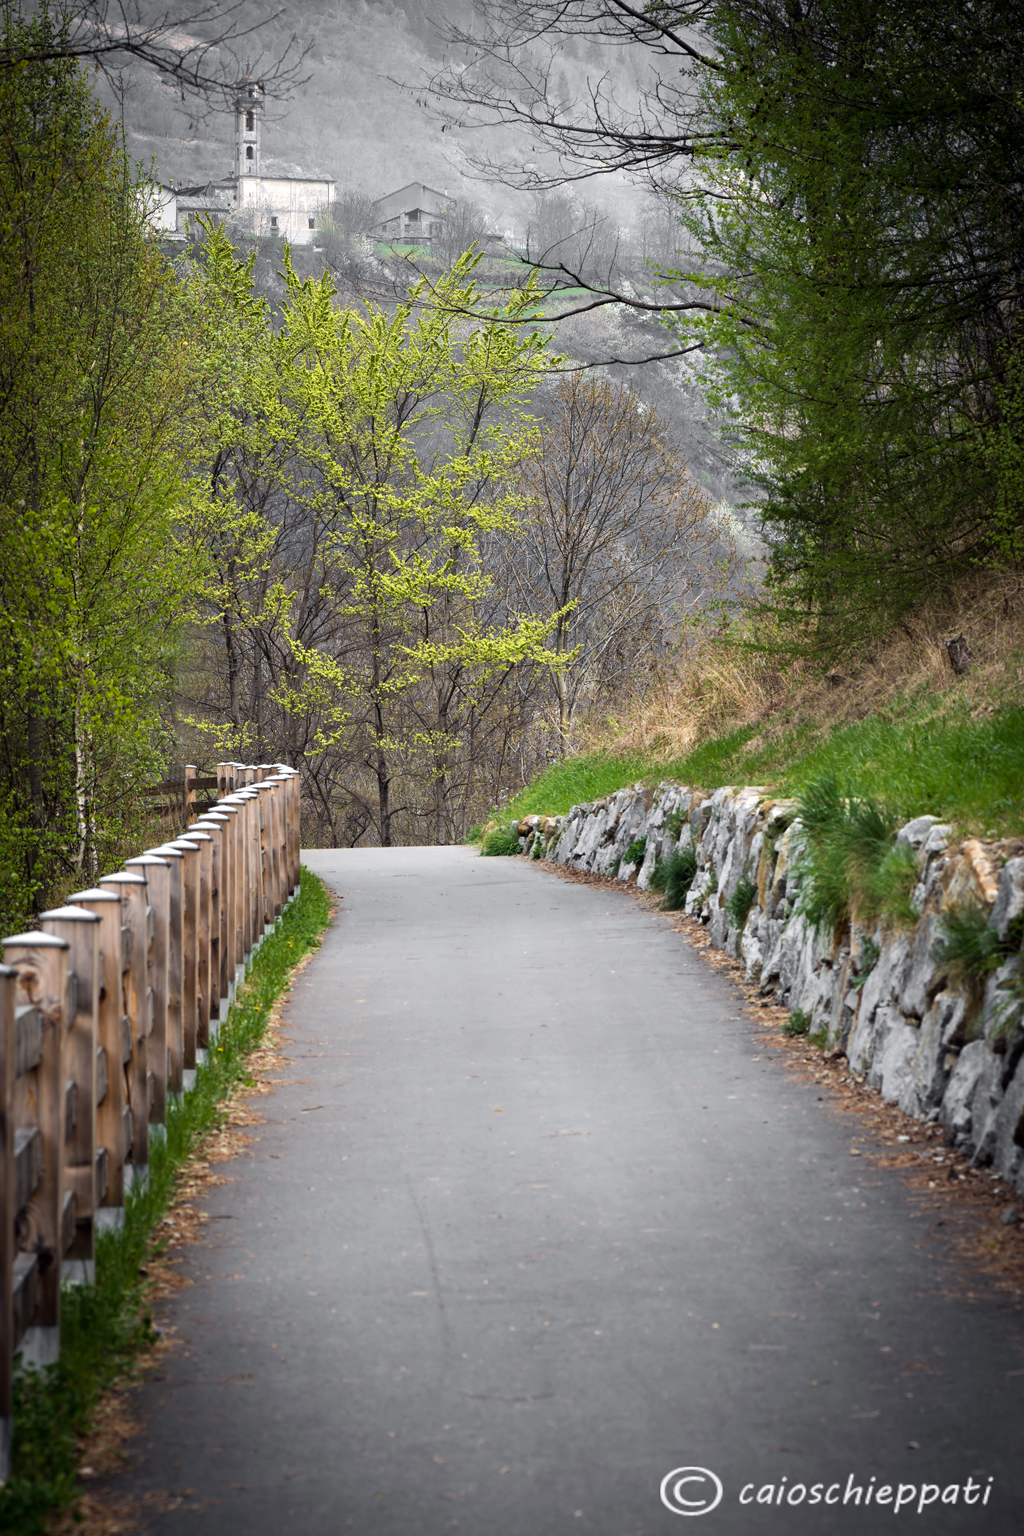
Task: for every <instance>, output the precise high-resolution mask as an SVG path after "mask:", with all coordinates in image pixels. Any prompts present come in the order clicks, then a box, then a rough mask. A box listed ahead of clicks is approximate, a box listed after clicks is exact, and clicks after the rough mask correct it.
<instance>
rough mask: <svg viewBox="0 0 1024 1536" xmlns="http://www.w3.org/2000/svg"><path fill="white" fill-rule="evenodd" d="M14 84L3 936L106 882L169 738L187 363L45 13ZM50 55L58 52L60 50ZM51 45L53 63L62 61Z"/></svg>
mask: <svg viewBox="0 0 1024 1536" xmlns="http://www.w3.org/2000/svg"><path fill="white" fill-rule="evenodd" d="M0 25H2V32H3V39H4V44H3V46H4V47H5V48H6V49H7V51H8V52H11V51H14V52H17V51H19V50H20V51H21V52H22V53H27V54H29V55H30V56H31V55H38V56H39V57H38V58H36V59H35V60H34V61H33V62H23V63H21V64H20V65H19V66H18V67H17V68H9V69H3V70H0V310H2V313H3V316H4V326H3V328H2V332H0V520H2V529H3V535H2V538H0V667H2V669H3V679H4V686H3V689H2V690H0V798H2V801H3V807H4V812H5V815H4V831H3V835H2V841H3V851H2V854H0V858H2V862H3V865H4V867H5V873H6V875H7V880H6V881H5V888H4V898H3V901H4V909H5V910H4V921H5V922H8V923H9V922H11V921H16V920H17V919H18V918H19V917H20V916H22V915H23V914H24V913H25V912H26V911H27V910H28V909H29V908H30V907H31V906H32V905H33V904H34V903H38V902H39V901H46V900H48V899H51V898H52V896H53V894H54V890H55V888H59V885H60V883H61V882H62V881H63V880H65V879H68V878H72V879H75V880H78V879H79V878H80V877H86V878H88V876H89V875H91V874H93V873H94V872H95V871H96V869H97V868H98V866H99V864H100V863H101V862H102V861H103V860H104V859H105V858H106V857H107V856H108V855H109V853H110V851H111V850H112V849H113V848H114V846H115V845H116V843H117V839H118V837H119V835H120V833H121V831H122V829H123V825H124V820H125V816H126V814H127V813H128V812H129V810H130V808H131V805H132V799H133V793H134V791H135V789H136V788H137V787H138V786H139V784H140V783H141V782H144V781H145V778H146V777H147V776H148V775H151V774H152V773H153V771H154V769H155V767H156V765H157V764H158V762H159V760H160V757H161V754H162V750H163V747H164V745H165V741H166V732H165V729H164V725H163V721H162V714H161V707H162V704H163V702H164V701H165V700H166V698H167V695H168V691H169V689H168V684H169V677H170V672H171V668H172V665H173V661H174V651H175V644H176V641H175V631H176V617H177V613H178V611H179V609H180V607H181V591H182V588H183V586H185V585H187V570H186V569H185V567H184V565H183V558H182V555H181V553H180V551H179V548H178V546H177V545H176V543H175V540H174V536H173V519H174V515H175V506H176V489H177V475H176V471H175V467H174V458H175V454H174V449H175V445H176V443H177V442H178V440H179V427H180V422H179V408H180V400H181V397H182V394H183V390H184V380H183V373H184V369H185V366H186V361H185V354H184V351H183V349H182V348H181V347H180V346H179V345H178V343H177V342H176V341H175V340H174V335H173V329H172V327H171V325H170V323H169V320H170V310H171V307H172V306H171V299H170V290H169V285H168V276H167V272H166V269H165V267H164V264H163V263H162V261H161V259H160V257H159V255H158V253H157V251H156V250H155V248H154V247H153V245H152V243H151V241H150V240H149V238H148V236H147V233H146V226H145V208H144V200H143V199H142V198H141V196H140V195H139V193H138V189H137V188H136V187H135V185H133V182H132V178H131V177H130V175H129V173H128V169H127V166H126V163H125V160H124V156H123V154H122V152H121V148H120V145H119V143H118V140H117V135H116V132H115V130H114V128H113V127H112V125H111V123H110V122H109V120H108V119H107V118H106V117H105V116H104V114H103V113H102V112H101V111H100V110H99V108H98V107H97V105H96V103H95V100H94V98H93V97H92V96H91V94H90V91H89V87H88V84H87V82H86V80H85V78H84V77H83V76H82V74H81V73H80V71H79V69H78V66H77V65H76V64H75V63H74V62H73V61H70V60H67V59H62V58H61V57H60V56H59V53H60V48H59V42H60V35H59V32H58V31H56V30H55V29H54V27H53V24H52V23H51V22H50V21H48V20H47V18H46V17H45V16H44V15H37V16H35V17H34V18H32V19H30V20H26V19H24V18H23V17H22V15H21V13H20V11H19V9H18V8H17V7H16V6H13V5H6V6H4V8H3V11H2V16H0ZM51 45H52V47H51ZM48 48H50V51H51V53H52V54H53V56H52V57H45V55H46V53H47V49H48Z"/></svg>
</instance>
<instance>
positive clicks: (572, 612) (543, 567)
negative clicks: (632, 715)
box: [510, 373, 727, 756]
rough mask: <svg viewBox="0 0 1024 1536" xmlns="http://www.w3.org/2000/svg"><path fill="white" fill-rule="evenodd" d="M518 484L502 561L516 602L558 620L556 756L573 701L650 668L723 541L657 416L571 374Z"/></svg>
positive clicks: (617, 391) (705, 584)
mask: <svg viewBox="0 0 1024 1536" xmlns="http://www.w3.org/2000/svg"><path fill="white" fill-rule="evenodd" d="M524 491H525V494H526V496H527V498H528V501H527V511H526V515H525V519H524V526H525V536H524V538H523V539H522V541H521V543H520V544H519V545H517V546H516V548H515V549H514V550H513V551H512V556H511V562H510V563H511V565H512V568H513V570H514V571H515V573H516V578H517V582H518V591H519V595H520V599H521V601H523V602H524V603H526V604H528V605H529V607H530V608H531V609H532V610H533V611H535V612H539V613H547V614H550V615H551V616H552V618H553V620H554V624H555V629H554V636H553V641H552V650H553V651H554V652H555V654H556V655H557V656H558V657H559V658H560V659H561V660H562V662H563V665H562V666H561V667H559V668H554V669H552V672H551V683H552V687H553V689H554V693H555V699H556V703H557V710H558V741H559V747H560V751H561V753H562V755H563V756H564V755H565V753H566V751H567V750H568V748H569V745H570V741H571V731H572V722H573V717H574V715H575V714H576V712H577V710H578V709H579V707H580V705H581V704H582V703H583V702H586V703H587V704H590V705H593V704H594V703H595V702H597V701H598V700H600V701H601V702H602V703H603V704H607V703H609V702H610V701H611V700H613V699H614V698H615V697H616V695H617V694H619V693H620V692H621V690H622V688H623V687H624V685H626V684H627V683H628V682H629V680H630V679H631V678H633V677H635V675H637V674H638V673H639V674H641V675H646V674H649V672H650V670H651V668H652V666H653V665H656V663H657V661H658V658H659V657H660V656H661V655H663V654H664V653H665V651H666V650H667V649H668V646H669V644H670V642H671V640H672V639H673V638H674V636H675V634H676V633H677V632H678V629H679V626H680V623H681V621H682V619H683V618H684V616H685V615H686V612H687V608H688V605H689V604H690V603H692V602H693V601H694V598H695V597H704V596H705V595H706V594H707V592H708V589H709V588H715V587H717V585H718V581H719V572H718V570H717V569H716V562H717V561H718V560H719V559H720V558H721V557H722V556H723V555H724V554H725V552H726V551H725V548H724V546H725V545H726V544H727V539H726V538H725V537H724V536H723V533H722V530H721V529H720V528H719V527H718V526H717V524H716V523H715V520H714V518H713V517H712V516H711V504H710V498H709V497H708V496H707V494H706V492H704V491H703V490H701V488H700V486H698V485H697V484H695V482H694V481H692V480H691V479H690V478H689V476H688V475H687V473H686V466H685V465H684V464H683V463H682V462H681V461H680V459H679V458H678V456H677V455H676V453H675V452H674V451H673V449H672V447H671V445H670V443H669V441H668V439H667V436H666V433H665V429H664V427H663V426H662V424H661V422H660V421H659V419H658V416H657V413H656V412H655V411H653V410H649V409H645V408H644V406H643V405H642V404H641V403H640V402H639V401H638V400H637V399H636V397H635V396H634V395H633V394H632V393H631V391H630V390H628V389H626V388H624V387H623V386H622V385H618V384H610V383H607V382H605V381H604V380H601V379H591V378H584V377H583V376H582V375H581V374H579V373H572V374H570V375H569V376H568V377H567V378H565V379H563V380H562V381H561V382H560V383H559V385H558V387H557V389H556V390H555V395H554V401H553V409H552V414H551V419H550V421H549V423H548V426H547V430H546V431H545V432H544V435H543V437H542V439H541V442H540V444H539V445H538V450H537V452H536V453H535V454H534V455H533V456H532V457H531V458H530V460H529V461H528V463H527V466H526V469H525V473H524Z"/></svg>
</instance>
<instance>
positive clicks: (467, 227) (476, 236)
mask: <svg viewBox="0 0 1024 1536" xmlns="http://www.w3.org/2000/svg"><path fill="white" fill-rule="evenodd" d="M486 235H487V217H486V215H485V213H484V211H483V209H482V208H479V207H478V206H477V204H476V203H474V202H472V201H471V200H470V199H469V198H468V197H454V198H452V199H451V201H450V202H447V203H445V204H443V206H442V207H441V208H439V209H438V211H437V212H436V213H433V214H431V216H430V250H431V254H432V255H435V256H439V257H440V258H441V260H442V262H443V263H444V265H445V267H446V268H447V269H448V270H451V268H452V267H453V266H454V265H455V263H456V262H457V261H458V259H459V257H460V256H463V255H465V253H466V252H467V251H472V250H474V249H479V250H481V251H482V250H483V248H484V240H485V238H486Z"/></svg>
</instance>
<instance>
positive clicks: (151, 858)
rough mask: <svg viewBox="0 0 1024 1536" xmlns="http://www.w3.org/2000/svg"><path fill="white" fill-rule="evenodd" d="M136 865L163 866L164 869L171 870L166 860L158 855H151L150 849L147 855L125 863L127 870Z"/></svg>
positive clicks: (127, 860) (142, 854) (139, 855)
mask: <svg viewBox="0 0 1024 1536" xmlns="http://www.w3.org/2000/svg"><path fill="white" fill-rule="evenodd" d="M135 864H162V865H163V867H164V869H169V868H170V865H169V864H168V862H167V860H166V859H162V858H160V856H159V855H158V854H155V853H150V851H149V849H148V848H147V849H146V852H145V853H140V854H138V855H137V856H136V857H135V858H134V859H125V861H124V867H125V869H131V868H132V867H133V866H134V865H135Z"/></svg>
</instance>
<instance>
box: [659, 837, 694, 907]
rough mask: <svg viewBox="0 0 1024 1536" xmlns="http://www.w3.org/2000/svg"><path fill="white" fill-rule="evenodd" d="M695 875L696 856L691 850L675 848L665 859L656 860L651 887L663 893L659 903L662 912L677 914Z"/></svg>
mask: <svg viewBox="0 0 1024 1536" xmlns="http://www.w3.org/2000/svg"><path fill="white" fill-rule="evenodd" d="M696 873H697V855H696V853H695V852H694V850H693V849H692V848H677V849H676V851H675V853H670V854H669V856H668V858H667V859H659V860H658V863H657V864H656V865H655V870H654V877H652V879H651V886H652V888H653V889H654V890H656V891H664V893H665V894H664V897H663V900H662V903H661V906H662V910H663V911H664V912H678V911H679V909H680V907H682V906H683V905H684V903H685V901H686V897H687V894H688V892H689V889H690V886H691V885H692V884H693V880H694V876H695V875H696ZM655 877H656V878H657V884H655Z"/></svg>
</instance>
